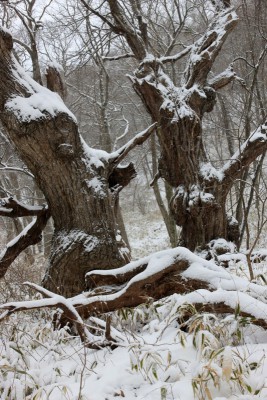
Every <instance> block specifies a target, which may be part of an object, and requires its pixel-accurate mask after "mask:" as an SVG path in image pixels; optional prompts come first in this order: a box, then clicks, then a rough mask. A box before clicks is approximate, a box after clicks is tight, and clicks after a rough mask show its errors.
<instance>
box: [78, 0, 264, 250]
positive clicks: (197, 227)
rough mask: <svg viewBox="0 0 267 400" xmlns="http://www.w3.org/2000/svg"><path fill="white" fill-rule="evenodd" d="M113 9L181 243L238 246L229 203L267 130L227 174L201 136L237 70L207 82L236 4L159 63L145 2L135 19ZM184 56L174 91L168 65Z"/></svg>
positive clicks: (114, 5) (114, 2) (116, 4)
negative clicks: (170, 192) (153, 126)
mask: <svg viewBox="0 0 267 400" xmlns="http://www.w3.org/2000/svg"><path fill="white" fill-rule="evenodd" d="M82 3H83V4H85V2H84V1H82ZM108 3H109V7H110V11H111V14H112V17H113V21H112V24H111V23H109V26H111V28H112V29H113V30H114V32H115V33H118V32H119V33H120V34H121V35H122V36H124V38H125V40H126V41H127V43H128V46H129V47H130V48H131V51H132V53H133V55H134V56H135V58H136V59H137V60H138V61H139V67H138V68H137V69H136V70H135V72H134V74H133V76H132V77H131V80H132V83H133V87H134V89H135V91H136V93H137V94H138V95H139V97H140V98H141V100H142V102H143V104H144V105H145V107H146V110H147V111H148V113H149V114H150V115H151V117H152V120H153V121H157V122H158V124H159V127H160V129H159V130H158V137H159V143H160V148H161V156H160V160H159V175H160V176H161V177H162V178H163V179H164V180H165V181H167V182H168V184H169V185H170V186H172V187H173V189H174V190H175V194H174V196H173V197H172V199H171V203H170V207H171V210H172V213H173V216H174V218H175V221H176V223H177V225H179V226H180V227H181V236H180V244H182V245H183V246H186V247H188V248H189V249H191V250H194V249H196V248H197V247H204V246H205V245H206V244H207V243H208V242H209V241H211V240H212V239H216V238H219V237H223V238H225V239H227V240H232V241H235V242H237V241H238V237H239V232H238V227H237V223H236V221H234V219H233V218H231V217H228V216H227V214H226V198H227V194H228V192H229V190H230V189H231V186H232V185H233V184H234V181H235V179H236V178H237V177H239V176H240V175H241V174H242V171H243V170H244V168H246V167H247V166H248V165H249V164H250V163H251V162H252V161H253V160H255V158H256V157H257V156H258V155H259V154H261V153H262V152H264V150H265V148H266V137H265V136H264V135H265V133H266V126H264V127H263V128H260V129H261V132H262V137H261V139H260V138H259V137H257V139H256V137H254V138H255V139H253V140H251V137H250V138H249V140H248V141H247V142H246V143H245V144H244V145H243V146H241V148H240V149H239V151H238V152H237V153H236V154H235V155H233V157H232V159H231V160H230V162H229V163H228V164H226V165H225V166H224V167H223V168H222V169H221V170H217V169H216V168H215V167H214V166H213V165H211V163H209V162H208V157H207V154H206V151H205V149H204V145H203V131H202V119H203V116H204V114H205V113H206V112H211V111H212V110H213V108H214V105H215V101H216V92H217V91H218V90H219V89H221V88H222V87H224V86H226V85H227V84H228V83H229V82H231V81H232V80H233V79H234V77H235V74H234V72H233V70H232V68H231V67H229V68H227V69H226V70H225V71H224V72H222V73H220V74H219V75H217V76H215V77H213V78H212V79H211V78H210V76H209V73H210V71H211V69H212V66H213V64H214V62H215V60H216V58H217V56H218V54H219V53H220V50H221V48H222V46H223V44H224V42H225V40H226V38H227V36H228V35H229V33H231V31H232V30H233V29H234V27H235V26H236V24H237V15H236V13H235V11H234V10H233V9H232V8H229V4H230V2H229V4H228V2H227V3H226V2H218V8H220V10H219V9H218V10H217V13H215V15H214V18H213V20H212V21H211V23H210V25H209V27H208V28H207V31H206V32H205V33H204V34H203V36H202V37H200V38H199V39H198V40H197V41H196V42H195V43H194V44H193V45H192V46H188V47H187V48H185V49H184V50H182V51H181V52H180V53H178V54H174V55H170V53H169V54H167V55H165V56H162V57H160V56H159V55H158V54H157V53H156V52H155V49H154V47H153V45H151V46H150V38H149V34H148V32H150V30H149V26H148V24H149V22H148V21H147V20H146V19H145V18H143V17H142V15H146V11H145V8H144V10H141V7H142V5H141V3H138V7H137V6H136V3H135V2H132V1H130V4H131V7H132V8H131V11H129V10H128V9H127V12H131V13H132V15H131V18H132V19H131V20H130V19H129V18H128V14H127V12H126V11H125V9H124V7H123V5H122V2H121V1H120V0H108ZM137 8H138V10H137ZM90 10H91V9H90ZM126 14H127V15H126ZM97 15H99V14H97ZM105 21H106V20H105ZM137 27H138V28H137ZM152 31H153V29H152ZM173 40H174V38H173ZM173 43H174V42H173ZM171 48H172V49H173V48H174V46H172V47H171ZM185 56H188V61H187V67H186V69H185V72H184V74H183V77H182V80H181V85H180V86H176V85H175V83H174V82H173V81H172V79H171V78H170V76H169V75H168V74H167V72H166V70H165V68H164V64H166V63H172V67H173V68H175V67H174V65H175V64H174V63H176V62H177V61H178V60H179V59H181V58H182V57H185ZM260 141H261V143H260Z"/></svg>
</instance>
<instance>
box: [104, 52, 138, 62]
mask: <svg viewBox="0 0 267 400" xmlns="http://www.w3.org/2000/svg"><path fill="white" fill-rule="evenodd" d="M133 57H134V54H133V53H125V54H118V55H116V56H104V57H102V60H103V61H117V60H122V59H124V58H133Z"/></svg>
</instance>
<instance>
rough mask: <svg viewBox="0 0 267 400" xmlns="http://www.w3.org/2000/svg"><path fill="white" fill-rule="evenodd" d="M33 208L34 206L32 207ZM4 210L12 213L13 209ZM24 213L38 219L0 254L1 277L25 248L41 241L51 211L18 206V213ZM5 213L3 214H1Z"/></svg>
mask: <svg viewBox="0 0 267 400" xmlns="http://www.w3.org/2000/svg"><path fill="white" fill-rule="evenodd" d="M32 208H33V207H32ZM2 210H6V211H7V212H8V211H10V212H9V216H10V214H12V212H13V210H12V209H11V208H10V209H8V208H7V209H5V208H2V209H1V211H2ZM23 212H25V214H24V215H37V218H36V220H34V221H32V222H31V223H30V224H29V225H27V226H26V228H25V229H23V231H22V232H21V233H20V234H19V235H18V236H17V237H15V238H14V239H13V240H11V242H9V243H8V244H7V245H6V247H5V249H4V250H3V251H2V252H1V254H0V278H3V277H4V276H5V273H6V272H7V270H8V267H9V266H10V265H11V264H12V262H13V261H14V260H15V259H16V258H17V257H18V256H19V254H20V253H21V252H22V251H23V250H25V249H26V248H27V247H29V246H32V245H34V244H37V243H38V242H40V240H41V238H42V231H43V230H44V228H45V226H46V224H47V221H48V219H49V218H50V211H49V209H48V208H46V207H44V208H42V209H41V210H40V209H39V208H38V209H37V210H34V209H31V208H29V210H27V208H25V209H24V208H23V207H21V208H20V206H19V207H18V213H23ZM1 215H3V214H1ZM5 215H6V214H5Z"/></svg>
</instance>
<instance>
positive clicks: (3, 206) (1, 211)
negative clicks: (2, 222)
mask: <svg viewBox="0 0 267 400" xmlns="http://www.w3.org/2000/svg"><path fill="white" fill-rule="evenodd" d="M43 213H44V206H29V205H27V204H23V203H21V202H20V201H18V200H16V199H14V198H13V197H7V198H2V199H0V216H2V217H10V218H18V217H30V216H38V215H42V214H43Z"/></svg>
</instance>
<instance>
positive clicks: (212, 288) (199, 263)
mask: <svg viewBox="0 0 267 400" xmlns="http://www.w3.org/2000/svg"><path fill="white" fill-rule="evenodd" d="M87 282H88V284H89V285H90V286H91V291H90V292H87V293H86V292H85V293H82V294H80V295H78V296H75V297H72V298H69V299H68V300H66V299H64V298H63V297H62V296H57V295H55V294H53V293H51V292H49V293H48V292H47V291H45V290H44V289H42V288H39V287H35V288H37V290H38V291H39V292H40V293H42V294H43V295H44V296H45V297H49V298H45V299H43V300H35V301H24V302H11V303H7V304H3V305H1V306H0V308H1V309H3V310H5V311H4V313H3V318H4V317H6V316H7V315H10V314H12V313H14V312H17V311H23V310H31V309H37V308H44V307H49V308H54V307H57V308H58V307H59V308H61V309H62V310H63V312H64V313H65V310H66V307H67V313H69V309H70V310H72V312H73V313H74V309H73V308H75V309H76V310H77V312H78V313H79V315H80V316H81V317H83V318H88V317H89V316H91V315H92V314H100V313H105V312H110V311H114V310H118V309H120V308H122V307H135V306H137V305H139V304H142V303H145V302H147V301H148V300H149V299H151V298H152V299H154V300H158V299H160V298H163V297H166V296H168V295H171V294H173V293H179V294H181V293H188V292H192V293H189V294H187V295H186V296H185V297H184V302H187V303H195V304H199V305H201V306H203V307H204V308H205V307H206V308H207V309H208V307H210V306H212V307H213V309H214V310H216V309H217V308H218V310H220V311H219V312H235V310H236V308H237V307H238V309H239V310H240V315H245V316H251V317H253V318H254V319H255V323H256V324H259V325H261V326H266V325H267V304H266V298H267V289H266V287H264V286H260V285H257V284H254V283H250V282H248V281H247V280H245V279H243V278H239V277H233V276H232V275H231V274H230V273H229V272H227V271H226V270H225V269H224V268H222V267H220V266H218V265H216V264H214V263H213V262H211V261H206V260H204V259H203V258H201V257H198V256H197V255H195V254H193V253H191V252H190V251H189V250H187V249H185V248H183V247H177V248H175V249H171V250H164V251H160V252H158V253H154V254H152V255H150V256H147V257H145V258H143V259H141V260H138V261H134V262H131V263H129V264H127V265H125V266H124V267H122V268H117V269H113V270H108V271H106V270H98V271H92V272H89V273H88V274H87ZM93 286H94V287H97V290H96V293H97V294H94V289H93ZM222 304H223V305H224V306H223V307H222ZM223 310H224V311H223ZM7 311H8V312H7ZM63 319H64V320H72V319H73V316H72V317H68V314H67V317H66V316H64V317H63ZM74 321H75V319H74ZM75 323H76V322H75ZM78 323H79V324H80V322H78Z"/></svg>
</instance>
